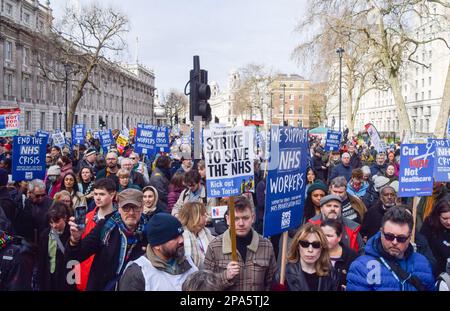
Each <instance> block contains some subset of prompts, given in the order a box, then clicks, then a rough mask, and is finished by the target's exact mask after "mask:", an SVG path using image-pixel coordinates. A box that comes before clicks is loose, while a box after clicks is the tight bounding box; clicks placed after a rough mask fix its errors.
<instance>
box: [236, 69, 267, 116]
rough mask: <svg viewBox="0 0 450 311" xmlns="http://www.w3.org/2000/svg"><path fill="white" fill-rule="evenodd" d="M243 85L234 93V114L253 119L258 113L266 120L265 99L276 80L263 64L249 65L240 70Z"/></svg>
mask: <svg viewBox="0 0 450 311" xmlns="http://www.w3.org/2000/svg"><path fill="white" fill-rule="evenodd" d="M239 72H240V76H241V84H240V86H239V87H238V88H237V89H236V90H235V91H234V98H235V104H234V106H233V114H235V115H241V116H245V115H248V116H250V119H251V118H252V117H253V114H254V112H255V111H256V112H257V113H258V114H259V116H260V117H261V120H264V114H265V113H264V111H265V109H264V98H265V97H266V94H268V92H269V86H270V84H271V83H272V81H273V80H274V77H273V75H272V73H271V71H269V70H267V69H266V67H265V66H264V65H262V64H254V63H252V64H247V65H245V66H244V67H242V68H240V70H239Z"/></svg>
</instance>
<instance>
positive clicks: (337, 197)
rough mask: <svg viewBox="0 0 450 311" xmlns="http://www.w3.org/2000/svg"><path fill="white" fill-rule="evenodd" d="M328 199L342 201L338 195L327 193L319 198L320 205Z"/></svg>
mask: <svg viewBox="0 0 450 311" xmlns="http://www.w3.org/2000/svg"><path fill="white" fill-rule="evenodd" d="M330 201H338V202H339V203H342V199H341V197H340V196H338V195H335V194H329V195H326V196H324V197H323V198H322V199H320V206H322V205H325V204H327V203H328V202H330Z"/></svg>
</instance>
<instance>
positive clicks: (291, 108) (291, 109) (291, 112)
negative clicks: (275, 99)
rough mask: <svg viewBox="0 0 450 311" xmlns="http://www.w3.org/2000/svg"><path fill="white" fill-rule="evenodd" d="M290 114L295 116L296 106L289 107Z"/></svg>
mask: <svg viewBox="0 0 450 311" xmlns="http://www.w3.org/2000/svg"><path fill="white" fill-rule="evenodd" d="M289 114H294V105H291V106H290V107H289Z"/></svg>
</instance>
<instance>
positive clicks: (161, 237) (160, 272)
mask: <svg viewBox="0 0 450 311" xmlns="http://www.w3.org/2000/svg"><path fill="white" fill-rule="evenodd" d="M146 229H147V230H146V231H147V240H148V243H149V244H148V246H147V252H146V254H145V255H143V256H141V257H140V258H138V259H137V260H134V261H131V262H129V263H128V265H127V267H126V268H125V271H124V273H123V275H122V278H121V279H120V282H119V291H181V286H182V285H183V282H184V281H185V280H186V278H187V277H188V276H189V275H190V274H192V273H194V272H195V271H197V270H198V269H197V267H196V266H195V264H194V263H193V261H192V259H191V258H190V257H185V256H184V244H183V235H182V234H183V226H182V225H181V223H180V221H179V220H178V219H177V218H175V217H174V216H172V215H169V214H166V213H159V214H156V215H155V216H153V217H152V218H151V219H150V220H149V222H148V223H147V227H146Z"/></svg>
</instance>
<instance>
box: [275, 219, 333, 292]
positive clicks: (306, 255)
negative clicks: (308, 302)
mask: <svg viewBox="0 0 450 311" xmlns="http://www.w3.org/2000/svg"><path fill="white" fill-rule="evenodd" d="M279 279H280V275H279V273H277V276H276V278H275V280H276V283H277V284H278V283H279ZM278 286H280V285H278ZM281 288H283V289H285V290H289V291H311V292H316V291H336V290H337V289H338V282H337V279H336V275H335V273H334V270H333V267H332V265H331V261H330V254H329V249H328V241H327V238H326V236H325V234H324V233H323V232H322V230H321V229H320V227H319V226H316V225H313V224H311V223H307V224H304V225H303V226H302V227H300V229H298V231H297V233H296V234H295V236H294V239H293V240H292V243H291V246H290V249H289V253H288V263H287V264H286V279H285V282H284V286H283V285H281Z"/></svg>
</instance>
